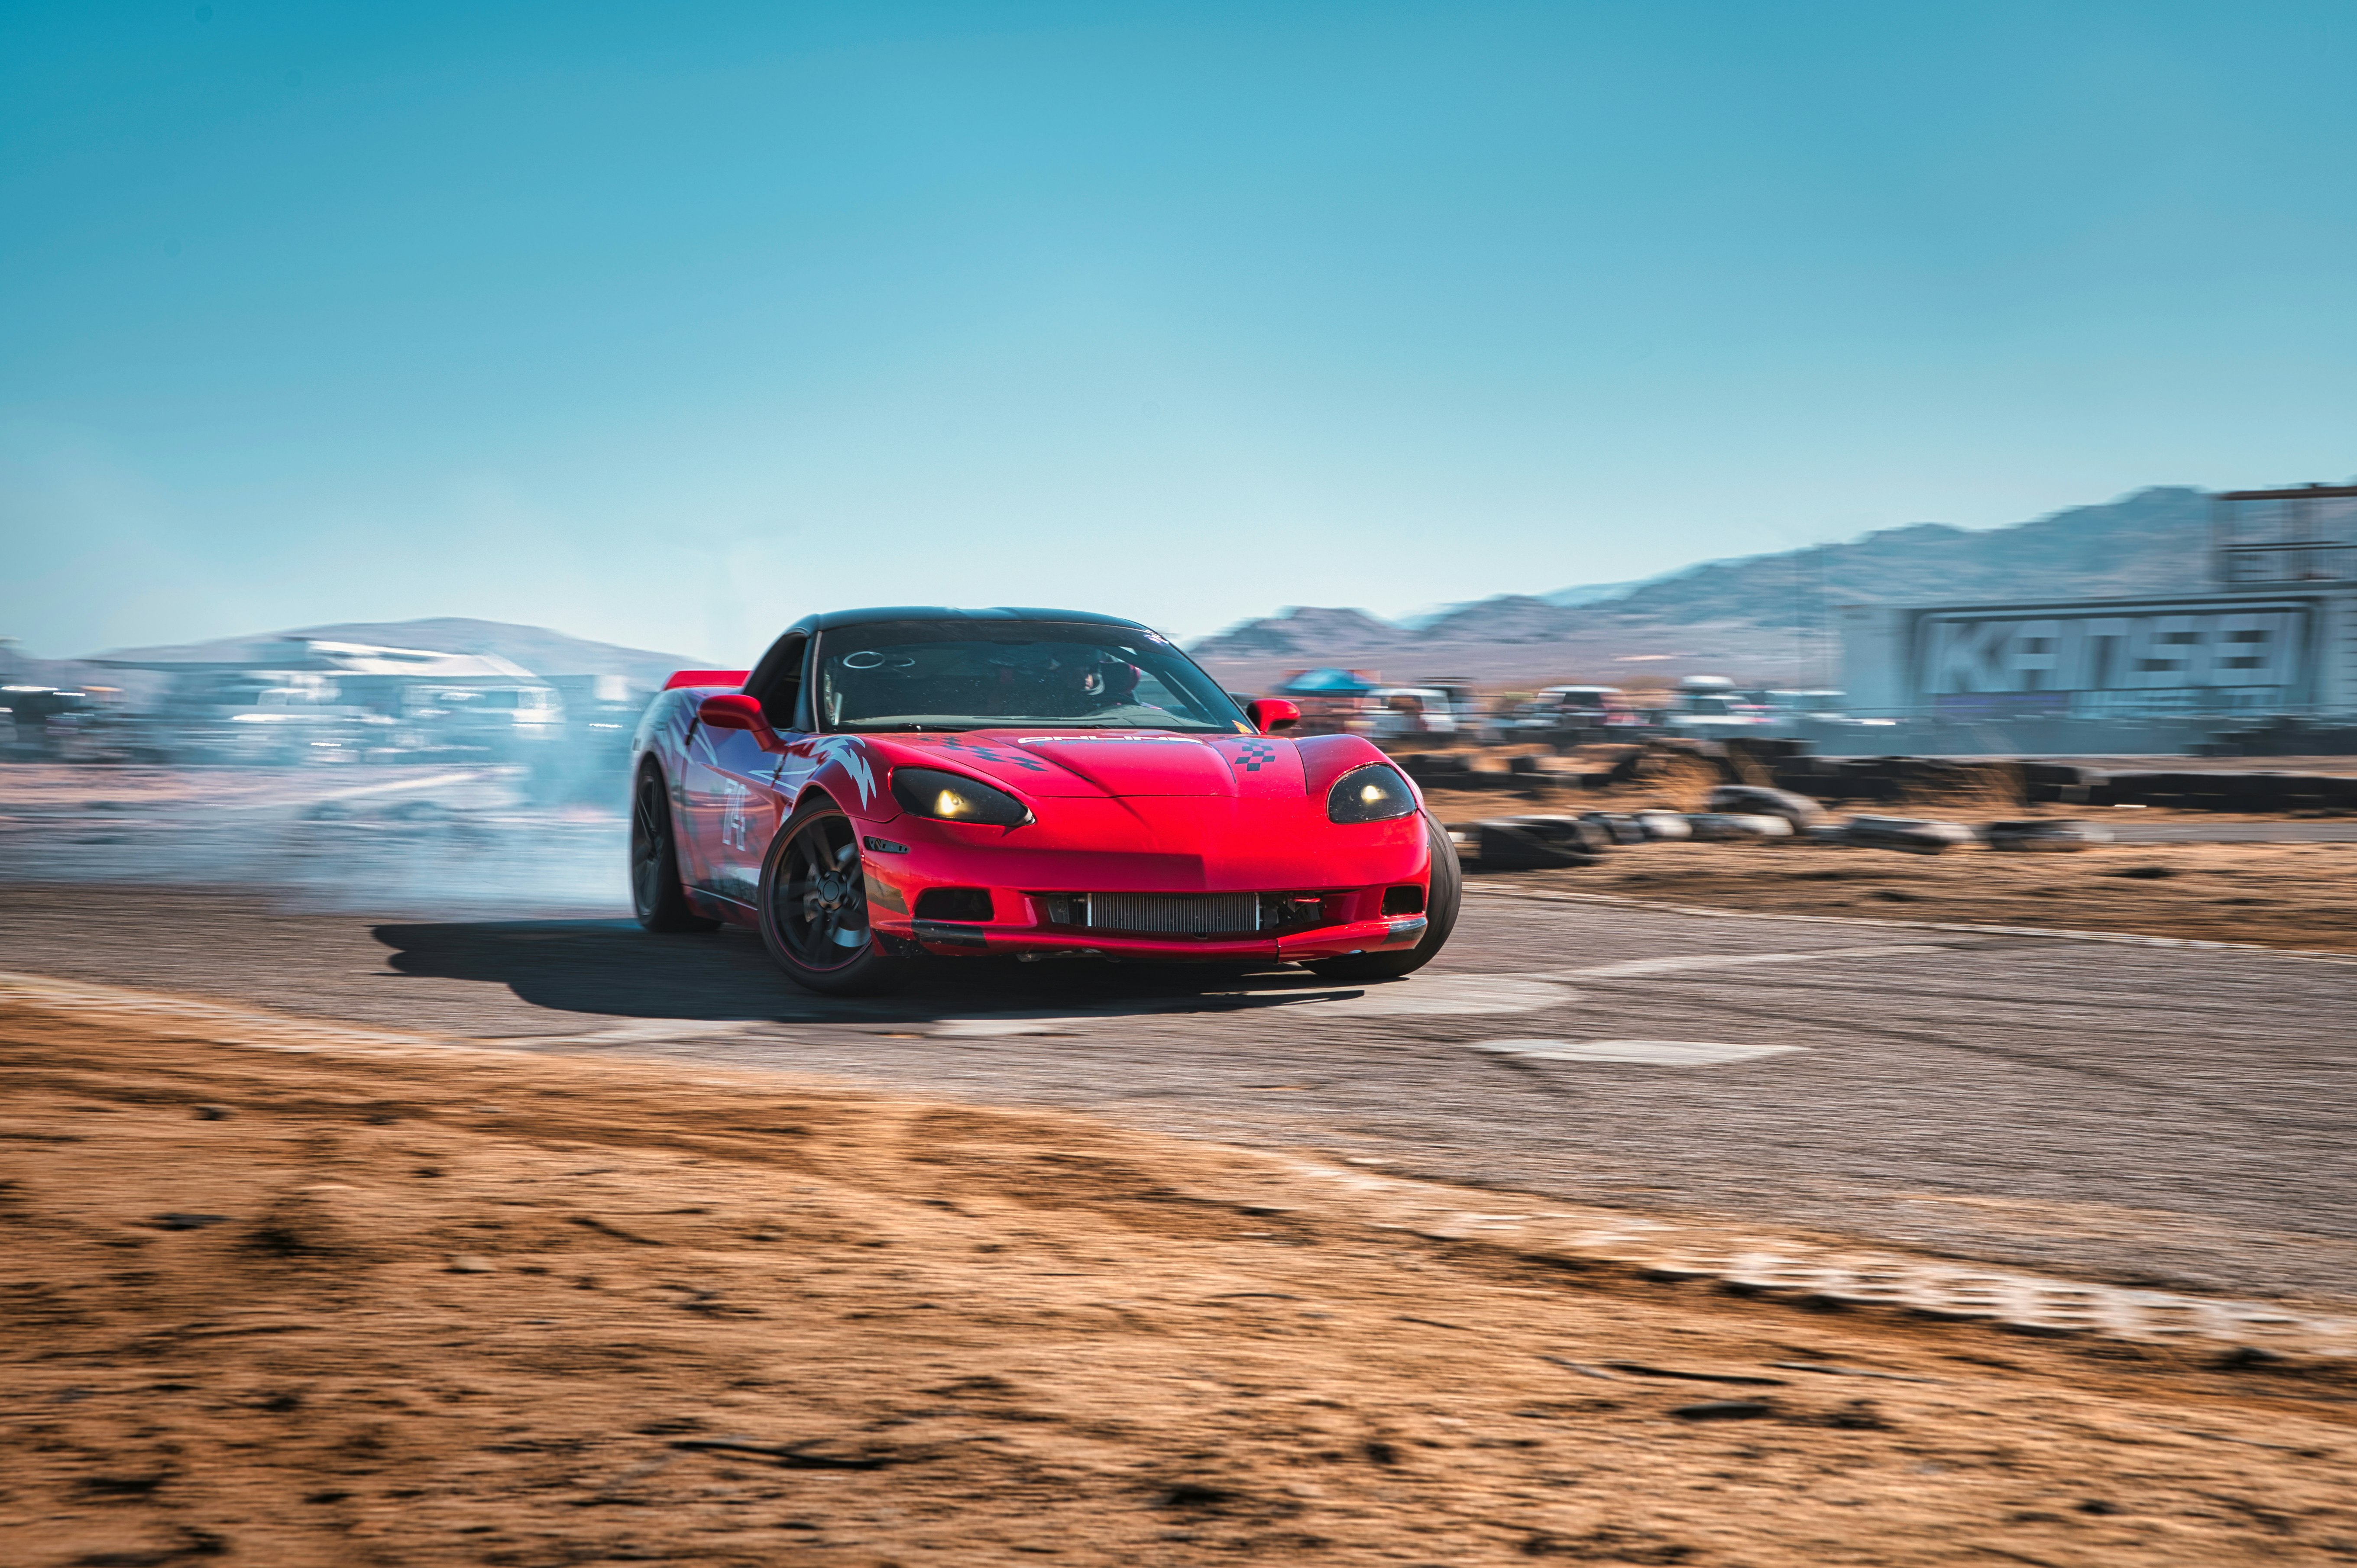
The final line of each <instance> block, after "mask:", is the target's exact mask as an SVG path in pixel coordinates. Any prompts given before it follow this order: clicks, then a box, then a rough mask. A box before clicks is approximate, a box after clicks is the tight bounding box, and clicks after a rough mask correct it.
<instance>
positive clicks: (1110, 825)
mask: <svg viewBox="0 0 2357 1568" xmlns="http://www.w3.org/2000/svg"><path fill="white" fill-rule="evenodd" d="M1090 805H1096V807H1097V809H1096V811H1095V813H1094V814H1096V815H1097V816H1098V817H1099V818H1100V820H1099V821H1096V822H1086V823H1073V824H1072V827H1071V828H1069V829H1068V828H1066V826H1065V824H1066V823H1067V822H1071V820H1072V819H1074V818H1076V817H1079V816H1080V815H1081V812H1080V810H1079V808H1081V807H1083V806H1090ZM1227 805H1228V803H1226V802H1200V801H1196V800H1183V799H1182V800H1168V801H1143V802H1130V803H1126V804H1124V805H1116V803H1114V802H1110V801H1108V802H1103V803H1102V804H1101V805H1097V803H1091V802H1080V801H1061V800H1060V801H1058V802H1057V807H1058V810H1057V811H1056V813H1055V819H1060V820H1051V821H1050V822H1041V823H1035V824H1030V825H1027V826H1025V827H1023V828H1020V829H1015V830H1011V831H1010V830H1004V829H998V828H992V827H984V826H980V825H977V824H974V823H963V822H957V823H952V822H934V821H931V820H929V819H925V818H919V817H912V816H908V815H899V816H895V817H890V818H885V819H880V820H865V821H856V825H857V826H858V828H859V830H860V832H861V833H862V835H863V839H864V841H865V843H866V853H865V854H863V855H862V856H861V860H862V865H863V867H864V869H865V871H866V884H867V909H868V918H869V919H870V921H871V922H872V923H873V927H874V929H875V931H876V934H877V937H878V938H880V939H881V940H883V941H884V943H885V945H886V946H887V947H888V948H890V949H893V950H898V951H900V952H903V953H908V954H912V955H913V954H916V953H925V954H931V955H936V956H942V957H957V956H964V957H974V956H1013V957H1049V956H1056V955H1068V956H1070V955H1092V956H1100V957H1104V958H1123V959H1134V960H1139V961H1179V962H1187V961H1195V962H1236V961H1303V960H1310V959H1322V958H1340V957H1343V956H1345V955H1348V954H1351V953H1363V952H1381V951H1389V950H1398V949H1402V948H1410V947H1414V946H1415V944H1416V943H1417V942H1419V941H1421V940H1423V939H1424V934H1425V931H1426V920H1425V917H1424V915H1423V914H1422V913H1421V912H1418V913H1413V914H1409V913H1393V914H1386V913H1385V912H1384V909H1383V905H1384V896H1385V894H1386V893H1387V892H1389V891H1390V890H1391V889H1392V888H1394V887H1404V886H1412V887H1414V888H1415V889H1416V890H1417V892H1418V894H1419V897H1417V898H1416V899H1415V900H1414V901H1413V903H1414V905H1415V908H1418V909H1419V910H1420V909H1421V907H1422V903H1423V898H1422V897H1421V895H1422V894H1423V893H1424V892H1425V891H1426V888H1427V886H1428V883H1429V880H1430V877H1431V849H1430V841H1429V838H1428V836H1427V833H1426V827H1425V822H1424V819H1423V817H1422V816H1421V815H1420V814H1419V815H1414V816H1409V817H1406V818H1403V819H1398V820H1395V821H1393V822H1371V823H1364V824H1349V825H1340V826H1338V825H1336V824H1332V823H1329V822H1327V821H1326V820H1325V816H1324V811H1323V807H1322V802H1318V803H1315V804H1314V805H1313V804H1312V803H1307V802H1305V803H1303V806H1302V807H1301V808H1300V809H1298V810H1296V811H1287V812H1286V813H1285V814H1284V816H1283V817H1281V818H1280V817H1278V816H1277V814H1276V813H1274V812H1270V811H1267V810H1266V809H1265V808H1264V809H1262V810H1261V811H1245V812H1240V813H1238V814H1237V815H1236V816H1235V817H1232V818H1227V819H1224V820H1222V819H1219V818H1214V819H1213V820H1209V821H1205V820H1200V819H1201V818H1203V817H1205V816H1206V815H1208V814H1209V813H1211V811H1215V810H1225V809H1226V808H1227ZM1312 810H1314V811H1315V817H1314V820H1312V819H1311V817H1310V812H1311V811H1312ZM1114 811H1120V812H1121V813H1122V814H1123V817H1124V818H1125V821H1115V820H1112V819H1113V816H1114ZM1173 819H1175V820H1173ZM1273 819H1274V820H1273ZM1123 829H1126V830H1127V831H1126V832H1124V831H1120V830H1123ZM1075 830H1085V831H1075ZM1157 830H1159V831H1157ZM948 887H955V888H966V889H981V890H984V891H986V892H987V893H988V894H989V897H990V917H991V918H989V919H988V920H967V919H958V920H946V919H932V918H920V916H919V914H918V910H919V908H920V904H921V902H922V900H923V897H924V895H925V894H926V893H927V892H928V891H930V890H931V889H934V888H948ZM1082 893H1085V894H1091V895H1098V894H1147V895H1181V896H1183V895H1200V894H1246V893H1249V894H1255V895H1261V896H1263V897H1264V901H1265V900H1267V899H1278V900H1282V901H1284V902H1286V903H1287V904H1290V905H1292V906H1294V907H1295V908H1296V911H1297V912H1296V914H1295V915H1293V916H1291V917H1288V918H1286V919H1285V920H1284V921H1283V922H1282V923H1279V924H1275V925H1274V926H1272V927H1270V928H1268V929H1258V930H1254V931H1250V932H1233V933H1225V934H1217V935H1182V934H1152V935H1147V934H1140V933H1135V932H1123V931H1120V930H1114V929H1092V928H1089V927H1087V926H1085V925H1076V924H1074V923H1072V921H1073V919H1074V916H1073V914H1072V903H1071V896H1072V895H1074V894H1082ZM1394 908H1396V906H1394ZM936 912H939V911H938V910H934V911H928V913H936Z"/></svg>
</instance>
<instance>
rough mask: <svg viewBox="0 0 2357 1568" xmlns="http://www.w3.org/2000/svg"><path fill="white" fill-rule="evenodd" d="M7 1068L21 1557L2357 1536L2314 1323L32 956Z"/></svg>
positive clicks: (2218, 1553)
mask: <svg viewBox="0 0 2357 1568" xmlns="http://www.w3.org/2000/svg"><path fill="white" fill-rule="evenodd" d="M255 1047H260V1048H255ZM0 1072H5V1081H6V1085H7V1092H6V1095H5V1102H0V1103H5V1112H0V1222H5V1226H6V1229H7V1235H8V1238H9V1245H8V1248H7V1250H6V1253H5V1262H0V1366H5V1369H6V1373H7V1378H8V1387H9V1391H10V1397H9V1399H8V1401H7V1402H6V1407H5V1410H0V1560H5V1562H7V1563H12V1564H24V1565H25V1568H100V1565H106V1564H113V1565H116V1568H130V1565H135V1564H136V1565H168V1564H175V1563H197V1562H203V1561H210V1560H221V1561H225V1562H229V1563H247V1564H253V1565H256V1568H277V1565H286V1568H311V1565H314V1564H319V1563H362V1564H393V1563H404V1564H406V1563H426V1564H440V1563H449V1564H461V1563H469V1564H471V1563H493V1564H515V1565H521V1568H543V1565H546V1568H558V1565H563V1564H579V1563H606V1562H660V1563H682V1564H699V1565H701V1564H712V1565H715V1568H718V1565H721V1564H744V1563H848V1564H856V1565H857V1568H887V1565H898V1564H906V1563H915V1562H937V1563H958V1564H965V1563H977V1564H997V1563H1017V1562H1028V1561H1033V1560H1036V1559H1037V1558H1039V1557H1041V1556H1048V1557H1054V1558H1060V1559H1061V1560H1062V1561H1065V1562H1071V1563H1108V1564H1111V1563H1121V1564H1127V1563H1174V1564H1177V1563H1199V1562H1200V1563H1229V1562H1234V1561H1237V1560H1239V1559H1240V1558H1242V1559H1252V1560H1257V1561H1264V1562H1277V1563H1301V1562H1321V1563H1323V1562H1330V1563H1368V1562H1401V1563H1452V1564H1454V1563H1500V1564H1503V1563H1520V1562H1528V1561H1532V1560H1534V1559H1535V1560H1545V1559H1551V1558H1561V1559H1565V1560H1567V1561H1575V1562H1607V1563H1691V1564H1695V1565H1696V1568H1713V1565H1717V1564H1727V1565H1730V1568H1731V1565H1734V1564H1749V1565H1751V1568H1815V1565H1818V1564H1828V1563H1857V1564H1892V1563H1896V1564H1949V1563H1957V1564H1963V1563H1989V1562H2018V1563H2036V1564H2045V1565H2054V1564H2062V1563H2150V1564H2183V1565H2186V1568H2196V1565H2201V1568H2206V1565H2209V1564H2218V1563H2289V1562H2325V1561H2334V1560H2345V1559H2346V1557H2347V1556H2348V1555H2350V1554H2351V1553H2352V1552H2357V1541H2352V1535H2357V1520H2352V1517H2351V1509H2350V1506H2349V1497H2348V1493H2347V1490H2346V1487H2345V1485H2344V1483H2345V1480H2346V1476H2347V1461H2346V1457H2345V1455H2346V1450H2347V1447H2348V1444H2349V1442H2350V1438H2351V1423H2350V1419H2349V1414H2348V1411H2349V1404H2348V1401H2347V1398H2346V1390H2347V1387H2348V1384H2347V1377H2346V1373H2345V1370H2344V1369H2334V1368H2332V1367H2330V1366H2327V1365H2318V1364H2309V1365H2301V1364H2298V1363H2269V1362H2267V1361H2266V1360H2264V1359H2254V1358H2250V1357H2230V1358H2226V1359H2218V1358H2216V1356H2215V1355H2214V1352H2211V1353H2190V1352H2186V1351H2178V1352H2173V1353H2172V1352H2169V1351H2161V1350H2154V1349H2150V1348H2141V1347H2137V1346H2133V1345H2125V1344H2116V1343H2106V1342H2091V1343H2085V1344H2079V1343H2072V1342H2067V1341H2066V1342H2057V1341H2053V1340H2025V1339H2021V1338H2017V1337H2007V1336H2003V1335H2000V1334H1996V1333H1994V1332H1991V1331H1988V1330H1985V1329H1975V1328H1964V1327H1955V1326H1936V1325H1927V1324H1923V1323H1921V1322H1907V1321H1901V1320H1894V1319H1889V1318H1884V1317H1879V1316H1844V1315H1828V1314H1824V1313H1822V1312H1810V1311H1807V1310H1803V1309H1800V1308H1796V1307H1792V1306H1784V1305H1770V1304H1766V1303H1757V1302H1743V1301H1737V1300H1733V1299H1730V1298H1728V1297H1726V1296H1724V1295H1718V1294H1713V1293H1710V1292H1708V1291H1706V1290H1704V1289H1701V1288H1699V1287H1697V1286H1669V1285H1663V1284H1659V1283H1646V1282H1643V1281H1641V1280H1638V1279H1635V1278H1632V1277H1628V1276H1615V1275H1613V1274H1611V1273H1609V1272H1603V1273H1598V1272H1596V1271H1592V1270H1580V1271H1570V1270H1566V1268H1565V1267H1563V1266H1562V1265H1561V1264H1560V1262H1557V1261H1555V1260H1549V1259H1546V1258H1544V1257H1540V1256H1537V1255H1534V1254H1533V1255H1526V1254H1524V1253H1523V1252H1521V1251H1518V1250H1517V1248H1516V1245H1515V1243H1513V1242H1512V1240H1504V1239H1501V1240H1474V1239H1465V1238H1461V1237H1450V1238H1443V1237H1439V1236H1436V1235H1430V1234H1422V1233H1417V1232H1415V1231H1411V1230H1403V1229H1401V1228H1399V1227H1396V1226H1385V1225H1382V1224H1377V1223H1371V1222H1370V1218H1371V1217H1370V1216H1369V1215H1368V1214H1366V1213H1362V1212H1361V1210H1360V1209H1359V1208H1356V1207H1354V1199H1353V1198H1352V1197H1351V1194H1350V1193H1349V1192H1347V1191H1345V1192H1340V1193H1337V1192H1333V1191H1331V1190H1329V1189H1326V1188H1319V1189H1317V1190H1314V1191H1309V1192H1307V1193H1305V1192H1304V1191H1303V1190H1302V1187H1301V1182H1300V1179H1299V1176H1298V1174H1297V1173H1298V1171H1299V1168H1300V1166H1299V1162H1296V1161H1289V1160H1283V1159H1277V1158H1274V1157H1269V1156H1260V1155H1253V1154H1251V1153H1249V1152H1244V1151H1237V1150H1232V1149H1221V1148H1212V1147H1207V1146H1205V1145H1203V1144H1187V1143H1178V1142H1174V1141H1171V1140H1167V1139H1157V1138H1155V1137H1152V1136H1150V1135H1146V1134H1140V1133H1135V1132H1132V1131H1125V1130H1123V1129H1119V1128H1114V1127H1111V1126H1108V1125H1106V1124H1104V1123H1103V1122H1096V1121H1092V1120H1091V1119H1086V1118H1081V1117H1075V1116H1069V1115H1061V1114H1057V1113H1052V1112H988V1111H977V1110H975V1109H974V1108H971V1107H966V1106H959V1105H948V1104H942V1103H940V1102H938V1101H930V1102H929V1101H915V1100H909V1099H894V1098H887V1097H880V1096H873V1095H866V1094H860V1093H856V1092H847V1091H844V1090H833V1089H829V1088H826V1087H824V1086H820V1085H814V1084H812V1083H810V1082H808V1081H798V1080H792V1079H782V1078H780V1077H779V1076H777V1075H775V1074H752V1073H716V1069H712V1068H710V1067H708V1066H698V1067H696V1068H694V1069H691V1070H689V1071H687V1072H681V1071H679V1070H677V1069H664V1068H662V1067H659V1066H652V1065H646V1064H633V1063H620V1062H599V1061H583V1060H579V1059H569V1058H531V1057H524V1056H519V1055H516V1054H513V1053H500V1052H489V1051H478V1050H455V1051H454V1050H447V1049H436V1048H434V1047H431V1046H430V1045H427V1046H425V1047H422V1048H421V1047H419V1046H417V1045H414V1044H407V1043H404V1042H401V1041H386V1040H383V1039H381V1038H380V1039H376V1040H353V1039H351V1038H350V1037H349V1036H341V1035H339V1033H338V1032H337V1031H336V1030H335V1029H334V1028H332V1027H328V1028H315V1027H311V1026H303V1025H299V1024H298V1025H292V1026H289V1025H280V1024H266V1025H264V1026H261V1027H260V1028H259V1029H256V1028H255V1027H254V1026H253V1025H251V1024H247V1025H244V1026H240V1025H239V1024H237V1023H235V1022H230V1023H227V1024H224V1022H223V1021H222V1020H221V1019H220V1018H218V1017H217V1016H208V1015H206V1014H205V1013H204V1012H203V1011H202V1010H200V1009H195V1010H192V1009H181V1010H179V1011H178V1012H174V1011H172V1010H170V1009H167V1008H156V1007H152V1006H140V1007H137V1008H135V1009H134V1008H124V1007H120V1006H118V1007H117V1008H116V1010H114V1011H112V1012H110V1010H109V1008H108V1006H107V1005H106V1004H89V1003H86V1002H83V1003H75V1004H70V1005H68V1006H65V1007H63V1008H62V1009H61V1008H60V1007H59V1004H56V1003H54V1002H53V1003H49V1004H44V1003H43V1002H41V1001H40V1000H39V999H38V998H29V999H28V998H26V997H22V996H17V997H12V998H10V999H8V1000H7V1001H5V1003H0ZM1359 1185H1360V1186H1362V1187H1379V1186H1382V1187H1387V1186H1390V1185H1393V1184H1387V1183H1381V1182H1379V1181H1376V1180H1373V1179H1369V1180H1366V1181H1364V1182H1362V1183H1360V1184H1359ZM1528 1217H1529V1216H1518V1215H1512V1214H1508V1215H1502V1216H1501V1215H1496V1214H1490V1215H1485V1216H1482V1217H1481V1218H1484V1219H1516V1218H1528Z"/></svg>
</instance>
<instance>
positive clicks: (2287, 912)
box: [1470, 843, 2357, 953]
mask: <svg viewBox="0 0 2357 1568" xmlns="http://www.w3.org/2000/svg"><path fill="white" fill-rule="evenodd" d="M1470 875H1472V877H1473V879H1474V880H1476V881H1479V882H1480V883H1482V884H1484V885H1486V886H1494V887H1498V888H1501V889H1514V888H1521V889H1525V890H1544V891H1547V892H1556V893H1606V894H1614V895H1618V896H1620V897H1631V898H1645V899H1650V900H1652V901H1654V902H1656V903H1663V904H1685V905H1694V906H1700V907H1704V908H1726V909H1745V910H1751V911H1755V912H1758V913H1760V914H1783V915H1847V916H1870V917H1874V918H1881V919H1900V920H1934V921H1943V922H1947V921H1953V922H1958V923H1962V924H1966V925H1986V926H2034V927H2040V928H2043V929H2061V930H2084V931H2127V932H2133V933H2136V934H2138V935H2143V936H2153V937H2182V938H2190V939H2195V940H2202V941H2225V942H2255V943H2258V944H2261V945H2263V946H2267V947H2280V948H2297V949H2302V950H2309V951H2322V952H2348V953H2357V843H2314V844H2255V843H2224V844H2217V843H2212V844H2199V843H2188V844H2139V845H2136V846H2132V847H2130V846H2121V845H2113V846H2110V847H2107V848H2102V849H2088V850H2081V851H2077V852H2075V853H2071V854H2000V853H1997V852H1996V851H1991V850H1983V849H1955V850H1951V851H1949V852H1948V853H1947V854H1939V855H1921V854H1898V853H1895V852H1892V851H1889V850H1873V849H1831V848H1823V847H1818V846H1814V845H1809V844H1796V843H1774V844H1742V843H1733V844H1730V843H1649V844H1633V845H1624V846H1622V847H1621V848H1619V849H1616V850H1614V851H1612V852H1611V853H1609V854H1607V855H1606V856H1605V858H1604V860H1603V861H1602V862H1601V863H1600V864H1598V865H1592V866H1587V867H1584V868H1580V869H1577V870H1566V871H1525V872H1512V873H1493V874H1491V875H1487V876H1483V875H1480V873H1479V872H1478V871H1476V872H1471V873H1470Z"/></svg>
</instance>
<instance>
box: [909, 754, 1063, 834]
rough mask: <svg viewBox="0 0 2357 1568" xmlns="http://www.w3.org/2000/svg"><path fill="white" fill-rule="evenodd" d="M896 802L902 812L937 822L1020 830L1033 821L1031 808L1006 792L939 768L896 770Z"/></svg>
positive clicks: (961, 774) (978, 780)
mask: <svg viewBox="0 0 2357 1568" xmlns="http://www.w3.org/2000/svg"><path fill="white" fill-rule="evenodd" d="M892 798H893V799H894V800H898V801H899V802H900V806H901V809H902V810H904V811H909V812H911V813H913V814H914V815H917V816H920V817H931V818H933V819H934V820H935V821H937V822H986V823H989V824H991V825H992V826H995V827H1002V828H1019V827H1021V826H1022V825H1023V824H1024V823H1026V822H1029V821H1031V811H1030V808H1028V806H1026V805H1024V803H1023V802H1022V801H1020V800H1017V799H1016V798H1015V797H1014V796H1012V795H1010V794H1008V793H1007V792H1006V790H1004V789H992V788H991V787H990V786H989V785H987V784H985V783H984V782H982V781H981V780H980V779H969V778H967V777H966V776H965V775H964V774H963V773H944V772H942V770H941V769H939V768H894V769H893V770H892Z"/></svg>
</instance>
